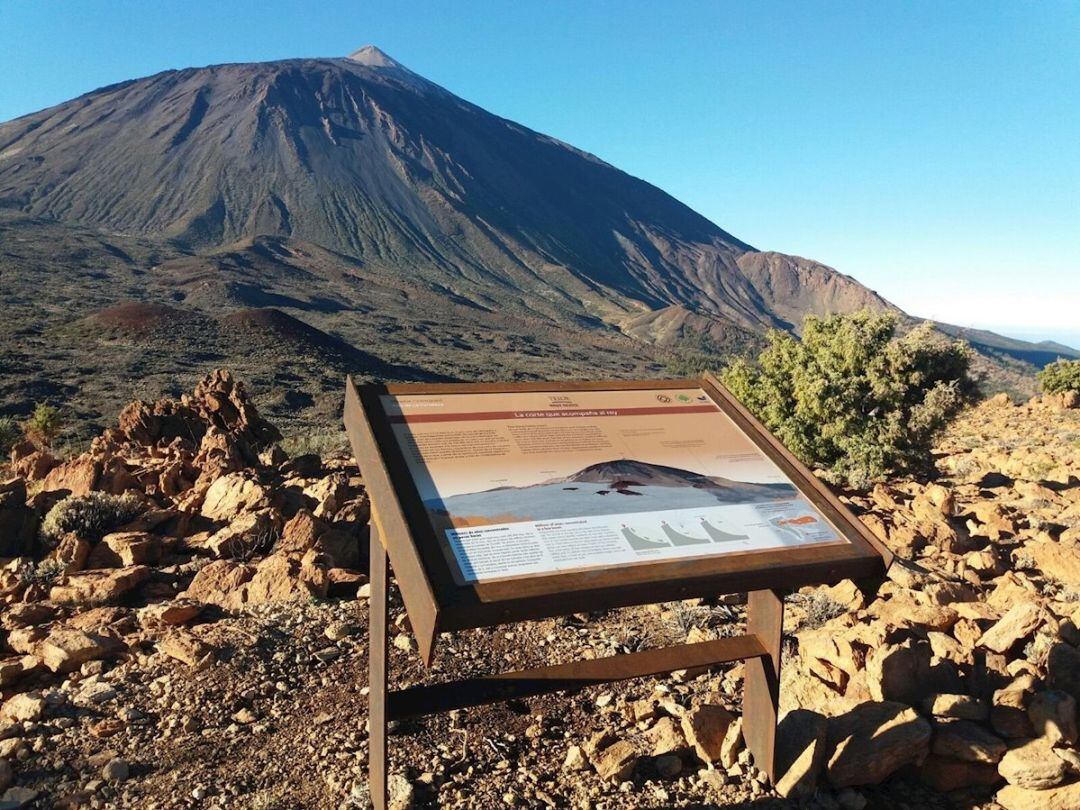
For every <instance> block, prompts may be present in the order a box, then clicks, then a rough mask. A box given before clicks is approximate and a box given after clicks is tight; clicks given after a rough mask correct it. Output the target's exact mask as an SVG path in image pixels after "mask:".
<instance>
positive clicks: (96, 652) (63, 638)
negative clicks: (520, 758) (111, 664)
mask: <svg viewBox="0 0 1080 810" xmlns="http://www.w3.org/2000/svg"><path fill="white" fill-rule="evenodd" d="M123 649H124V645H123V643H121V642H120V641H118V640H117V639H114V638H111V637H109V636H100V635H94V634H90V633H84V632H82V631H81V630H72V629H68V628H58V629H56V630H53V631H52V632H50V633H49V634H48V636H46V637H45V639H44V640H42V641H41V642H40V643H38V644H37V645H35V648H34V654H35V655H36V656H37V657H38V658H40V659H41V662H42V663H43V664H44V665H45V666H47V667H48V668H49V669H51V670H52V671H53V672H59V673H68V672H74V671H75V670H76V669H78V668H79V667H81V666H82V665H83V664H85V663H86V662H87V661H95V660H97V659H101V658H111V657H113V656H115V655H118V654H119V653H120V652H121V651H122V650H123Z"/></svg>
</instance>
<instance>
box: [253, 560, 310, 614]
mask: <svg viewBox="0 0 1080 810" xmlns="http://www.w3.org/2000/svg"><path fill="white" fill-rule="evenodd" d="M328 585H329V580H328V578H327V576H326V566H325V561H323V560H322V559H321V558H320V556H319V555H318V554H317V553H316V552H314V551H309V552H308V553H307V554H305V555H304V556H303V557H299V556H297V555H285V554H271V555H270V556H269V557H267V558H266V559H264V560H262V561H261V562H260V563H259V564H258V565H257V566H256V567H255V574H254V576H252V578H251V581H250V582H248V583H247V585H245V586H244V593H245V596H244V601H246V602H247V603H248V604H253V605H257V604H263V603H266V602H285V601H293V600H296V599H310V598H312V597H320V598H321V597H324V596H326V591H327V587H328Z"/></svg>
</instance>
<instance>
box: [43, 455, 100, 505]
mask: <svg viewBox="0 0 1080 810" xmlns="http://www.w3.org/2000/svg"><path fill="white" fill-rule="evenodd" d="M100 476H101V462H100V461H98V460H97V459H95V458H92V457H91V456H90V455H89V454H86V453H84V454H83V455H81V456H79V457H78V458H74V459H72V460H71V461H68V462H65V463H63V464H61V465H60V466H58V467H55V468H54V469H52V470H51V471H50V472H49V474H48V475H46V476H45V480H44V482H43V483H42V485H41V488H42V490H44V491H45V492H54V491H58V490H63V491H65V492H68V493H70V494H72V495H76V496H78V495H86V494H87V493H89V492H92V491H93V490H94V488H95V486H96V484H97V482H98V479H99V478H100Z"/></svg>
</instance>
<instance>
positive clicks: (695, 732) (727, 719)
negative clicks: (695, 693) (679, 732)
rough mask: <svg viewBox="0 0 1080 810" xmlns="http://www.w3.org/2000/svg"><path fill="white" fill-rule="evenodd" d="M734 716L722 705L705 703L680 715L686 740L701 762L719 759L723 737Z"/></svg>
mask: <svg viewBox="0 0 1080 810" xmlns="http://www.w3.org/2000/svg"><path fill="white" fill-rule="evenodd" d="M734 722H735V716H734V715H732V714H731V712H729V711H728V710H727V709H725V708H724V707H723V706H715V705H713V704H710V703H705V704H702V705H700V706H696V707H694V708H693V709H690V710H689V711H688V712H686V713H685V714H684V715H683V717H682V729H683V734H684V735H685V737H686V741H687V742H688V743H690V745H691V746H692V747H693V749H694V752H695V753H696V754H697V755H698V757H700V758H701V761H702V762H705V763H712V762H717V761H719V759H720V757H721V754H722V753H723V745H724V738H725V737H726V736H727V732H728V728H729V727H730V726H731V724H732V723H734Z"/></svg>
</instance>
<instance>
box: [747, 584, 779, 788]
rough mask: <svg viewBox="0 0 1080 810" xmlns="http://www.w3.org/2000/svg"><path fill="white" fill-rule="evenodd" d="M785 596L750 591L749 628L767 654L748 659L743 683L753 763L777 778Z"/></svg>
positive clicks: (774, 592) (772, 777)
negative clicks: (781, 645)
mask: <svg viewBox="0 0 1080 810" xmlns="http://www.w3.org/2000/svg"><path fill="white" fill-rule="evenodd" d="M783 630H784V599H783V597H782V596H781V595H780V594H779V593H777V592H776V591H771V590H767V591H751V592H750V593H749V595H748V601H747V608H746V631H747V633H748V634H750V635H754V636H757V638H758V640H759V641H760V642H761V644H762V646H763V647H764V648H765V649H766V650H767V651H768V655H766V656H763V657H760V658H749V659H747V661H746V669H745V673H746V676H745V683H744V685H743V737H744V738H745V739H746V747H747V748H749V749H750V753H751V754H753V756H754V765H755V766H756V767H757V768H758V770H761V771H764V772H765V773H766V774H767V775H768V777H769V781H770V782H774V783H775V781H776V721H777V716H778V714H779V712H780V642H781V638H782V636H783Z"/></svg>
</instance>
